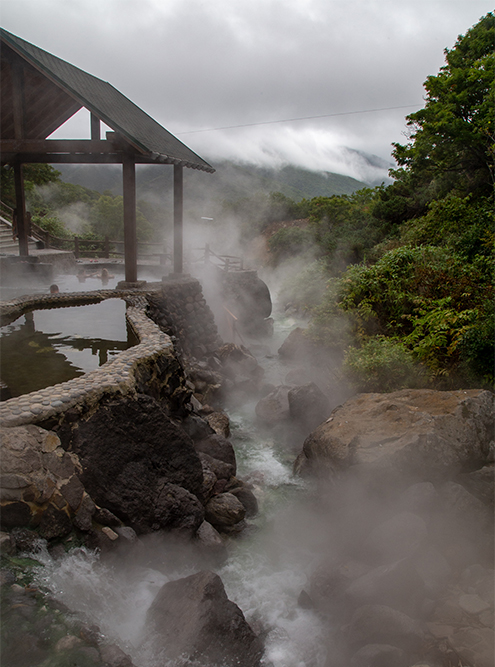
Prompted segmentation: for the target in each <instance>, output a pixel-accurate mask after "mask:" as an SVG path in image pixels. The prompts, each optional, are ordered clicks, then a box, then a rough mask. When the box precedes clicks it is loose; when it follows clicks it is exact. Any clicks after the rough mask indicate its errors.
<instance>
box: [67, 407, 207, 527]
mask: <svg viewBox="0 0 495 667" xmlns="http://www.w3.org/2000/svg"><path fill="white" fill-rule="evenodd" d="M60 433H61V439H62V443H63V446H64V447H65V449H67V450H71V451H72V452H74V453H75V454H77V456H78V457H79V460H80V462H81V465H82V474H81V475H80V479H81V481H82V483H83V484H84V487H85V488H86V490H87V491H88V492H89V493H90V495H91V497H92V498H93V500H94V501H95V502H96V503H97V504H98V505H99V506H100V507H102V508H106V509H108V510H110V512H112V513H113V514H115V515H116V516H117V517H118V518H119V519H121V520H122V521H124V523H126V524H128V525H130V526H131V527H132V528H134V530H135V531H136V532H137V533H141V534H142V533H147V532H150V531H152V530H159V529H174V530H177V531H185V532H191V531H192V532H194V531H195V530H196V529H197V528H198V527H199V526H200V525H201V523H202V521H203V519H204V512H203V507H202V504H201V502H200V500H202V498H201V491H202V485H203V471H202V466H201V461H200V460H199V456H198V454H197V452H196V450H195V448H194V445H193V442H192V440H191V438H190V437H189V436H188V435H187V434H186V433H185V431H183V430H182V429H181V428H180V427H179V426H177V425H176V424H175V423H174V422H172V421H171V420H170V418H169V417H168V416H167V414H166V413H165V411H164V410H163V409H162V407H161V405H160V403H158V401H156V400H154V399H153V398H151V397H149V396H144V395H139V396H137V397H136V398H126V399H121V400H114V401H110V402H108V403H105V404H102V405H100V406H99V407H98V409H97V410H96V411H95V412H94V413H93V414H92V415H91V416H90V417H89V418H88V419H87V420H80V421H79V422H77V425H76V426H75V427H74V428H72V429H71V428H70V427H68V426H66V427H64V428H63V429H61V432H60Z"/></svg>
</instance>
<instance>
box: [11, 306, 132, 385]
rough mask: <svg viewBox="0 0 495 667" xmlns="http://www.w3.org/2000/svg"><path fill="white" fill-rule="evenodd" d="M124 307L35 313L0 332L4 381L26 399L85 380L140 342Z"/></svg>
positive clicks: (91, 307)
mask: <svg viewBox="0 0 495 667" xmlns="http://www.w3.org/2000/svg"><path fill="white" fill-rule="evenodd" d="M125 308H126V306H125V302H124V301H123V300H122V299H106V300H104V301H102V302H100V303H97V304H91V305H84V306H75V307H72V306H71V307H68V308H52V309H49V310H34V311H31V312H28V313H25V314H24V315H21V317H19V318H18V319H17V320H15V321H14V322H11V323H10V324H8V325H6V326H3V327H1V328H0V378H1V379H2V381H3V382H4V383H5V384H6V385H7V386H8V388H9V390H10V393H11V395H12V396H13V397H14V396H21V395H22V394H27V393H29V392H32V391H37V390H40V389H44V388H45V387H50V386H52V385H54V384H58V383H59V382H65V381H67V380H71V379H72V378H75V377H78V376H80V375H84V373H88V372H89V371H92V370H95V369H96V368H98V366H101V365H102V364H104V363H105V362H106V361H109V360H110V359H111V358H112V357H114V356H115V355H117V354H118V353H119V352H120V351H122V350H126V349H127V348H129V347H132V346H133V345H136V344H137V343H138V341H137V339H136V338H135V336H134V335H133V334H132V332H131V330H130V329H129V328H128V326H127V323H126V319H125Z"/></svg>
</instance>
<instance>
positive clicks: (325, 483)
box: [295, 390, 494, 667]
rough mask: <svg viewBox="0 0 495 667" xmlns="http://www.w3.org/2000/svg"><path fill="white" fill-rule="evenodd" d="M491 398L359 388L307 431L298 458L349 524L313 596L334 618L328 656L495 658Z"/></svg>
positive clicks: (357, 666)
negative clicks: (376, 391)
mask: <svg viewBox="0 0 495 667" xmlns="http://www.w3.org/2000/svg"><path fill="white" fill-rule="evenodd" d="M493 408H494V396H493V394H492V393H491V392H488V391H481V390H470V391H455V392H437V391H429V390H404V391H400V392H395V393H391V394H361V395H358V396H356V397H354V398H353V399H351V400H349V401H347V402H346V403H345V404H344V405H343V406H340V407H339V408H337V409H336V410H334V411H333V412H332V414H331V416H330V417H329V418H328V419H327V420H326V421H325V422H324V423H323V424H321V425H320V426H319V427H318V428H317V429H316V430H315V431H313V432H312V433H311V434H310V435H309V436H308V438H307V439H306V441H305V443H304V446H303V451H302V452H301V454H300V455H299V457H298V459H297V461H296V464H295V469H296V471H298V472H299V473H301V474H304V475H307V476H309V477H310V478H313V479H316V480H317V483H318V484H317V486H318V488H319V502H320V504H321V505H323V506H326V508H327V514H326V521H327V524H326V525H331V526H337V527H338V528H337V533H336V535H337V536H338V543H336V544H333V545H332V547H331V548H329V549H328V552H327V555H326V557H325V558H324V559H322V561H321V563H320V564H319V566H318V567H316V568H315V570H314V572H313V575H312V577H311V581H310V585H309V588H308V590H307V591H305V592H304V594H302V596H301V604H303V605H304V606H310V605H313V606H314V608H315V609H316V610H317V611H318V613H320V614H321V615H322V617H324V618H327V619H328V623H329V633H330V635H331V639H330V640H329V646H331V649H329V656H330V657H329V658H328V661H327V666H326V667H334V665H340V664H342V662H345V664H349V665H351V666H352V667H370V666H372V665H380V666H386V665H391V666H392V665H393V666H394V667H400V666H403V667H411V666H413V665H422V666H423V665H424V666H429V667H437V666H438V665H446V664H447V665H457V664H463V665H475V666H476V667H489V666H490V665H492V664H493V658H494V656H493V611H494V602H493V489H494V476H493V475H494V467H493V459H494V456H493V454H494V449H493V448H494V443H493V414H494V410H493ZM334 628H337V630H336V631H335V632H333V631H332V629H334ZM346 661H347V662H346Z"/></svg>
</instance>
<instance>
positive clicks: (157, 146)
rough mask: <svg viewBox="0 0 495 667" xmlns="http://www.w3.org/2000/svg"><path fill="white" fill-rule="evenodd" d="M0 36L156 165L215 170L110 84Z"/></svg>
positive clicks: (1, 33) (21, 42)
mask: <svg viewBox="0 0 495 667" xmlns="http://www.w3.org/2000/svg"><path fill="white" fill-rule="evenodd" d="M0 36H1V39H2V41H5V43H6V44H8V45H9V46H11V47H12V48H13V49H14V50H15V51H16V52H17V53H18V54H19V55H20V56H21V57H22V58H24V59H25V60H26V61H27V62H29V63H30V64H31V65H33V66H34V67H35V68H36V69H38V70H39V71H41V72H42V73H43V74H44V75H45V76H46V77H47V78H49V79H50V80H51V81H52V82H54V83H55V84H56V85H58V86H59V87H60V88H62V89H63V90H65V91H66V92H67V93H68V94H69V95H71V97H73V98H74V99H75V100H77V101H78V102H79V103H80V104H81V106H83V107H85V108H86V109H88V110H89V111H91V112H92V113H94V114H95V115H96V116H97V117H98V118H99V119H100V120H102V121H103V122H104V123H106V124H107V125H108V126H109V127H111V128H112V129H113V130H114V131H115V132H118V133H119V134H121V135H122V136H123V137H124V138H126V139H128V140H129V141H130V142H132V143H133V144H134V145H135V146H137V147H138V148H139V149H140V150H141V151H142V152H143V153H145V154H148V155H149V156H150V158H151V159H154V160H156V161H157V162H165V161H166V162H171V163H173V164H182V165H183V166H185V167H191V168H193V169H201V170H203V171H208V172H214V171H215V170H214V169H213V167H211V165H209V164H208V163H207V162H206V161H205V160H203V159H202V158H201V157H199V155H196V153H194V152H193V151H192V150H190V149H189V148H188V147H187V146H186V145H185V144H183V143H182V142H181V141H179V139H177V138H176V137H174V135H173V134H170V132H168V130H166V129H165V128H164V127H162V126H161V125H160V124H159V123H157V122H156V121H155V120H153V118H151V116H148V114H147V113H145V112H144V111H143V110H142V109H140V108H139V107H138V106H136V105H135V104H134V102H131V100H129V99H128V98H127V97H125V95H122V93H120V92H119V91H118V90H117V89H116V88H114V87H113V86H112V85H111V84H109V83H107V82H106V81H102V80H101V79H98V78H97V77H95V76H92V75H91V74H88V73H87V72H84V71H83V70H81V69H79V68H78V67H75V66H74V65H71V64H70V63H68V62H66V61H65V60H62V59H61V58H57V57H56V56H53V55H52V54H51V53H48V52H47V51H44V50H43V49H40V48H38V47H37V46H34V45H33V44H30V43H29V42H26V41H25V40H23V39H20V38H19V37H16V36H15V35H12V34H11V33H9V32H7V31H6V30H4V29H3V28H1V29H0Z"/></svg>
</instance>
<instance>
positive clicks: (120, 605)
mask: <svg viewBox="0 0 495 667" xmlns="http://www.w3.org/2000/svg"><path fill="white" fill-rule="evenodd" d="M296 324H297V323H296V322H295V320H292V319H287V318H285V319H280V320H279V321H278V322H276V324H275V333H274V336H273V338H270V339H268V340H267V341H264V344H263V345H258V346H253V348H254V350H255V354H257V356H258V361H259V363H260V365H262V366H264V367H265V374H266V379H267V381H271V382H277V383H281V382H283V380H284V376H285V374H286V372H287V368H284V367H283V365H280V363H279V361H278V357H277V349H278V347H279V346H280V343H281V341H282V340H283V339H284V338H285V337H286V335H287V334H288V333H289V332H290V330H291V329H292V328H294V326H296ZM248 345H249V343H248ZM256 350H257V352H256ZM255 405H256V401H254V400H253V401H251V402H248V403H245V404H244V405H242V406H236V407H233V408H228V409H227V412H228V414H229V418H230V427H231V436H230V440H231V442H232V444H233V445H234V448H235V451H236V457H237V466H238V473H237V474H238V476H239V477H240V478H241V479H244V480H247V481H249V482H250V483H251V484H252V486H253V490H254V493H255V495H256V497H257V500H258V504H259V510H260V511H259V514H258V515H257V516H256V517H255V518H254V519H252V520H250V522H249V526H248V528H247V529H246V530H245V531H244V533H243V534H241V535H240V536H237V537H235V538H234V537H233V538H228V543H227V549H228V554H229V556H228V559H227V560H226V561H225V562H224V563H223V564H222V565H220V566H217V567H213V568H212V566H211V564H205V563H202V562H198V561H197V560H195V559H194V558H193V557H190V554H188V553H186V552H185V551H184V547H178V546H177V545H174V544H170V543H169V542H167V541H165V538H164V537H163V536H160V535H158V534H156V535H147V536H144V537H143V538H140V540H139V541H138V545H137V546H136V545H134V547H131V548H129V549H128V550H126V551H125V552H122V553H120V554H116V555H114V556H113V557H110V558H109V557H108V555H107V556H105V557H102V558H100V556H99V554H98V553H97V552H94V551H91V550H89V549H87V548H85V547H76V548H74V549H73V550H71V551H69V552H68V553H67V554H65V555H64V556H62V557H61V558H60V557H58V558H57V559H54V558H52V557H51V556H50V554H49V553H48V552H47V551H46V549H45V548H43V547H41V548H40V551H39V552H38V553H37V554H36V559H37V561H38V562H39V563H40V565H39V566H37V567H35V568H34V584H35V585H36V586H39V588H40V589H41V590H44V591H47V592H48V594H49V595H50V596H51V597H52V598H54V599H55V600H56V601H57V602H58V603H60V604H62V605H65V607H66V608H68V609H69V610H70V611H71V612H72V613H74V614H76V616H77V617H78V618H79V619H81V621H82V622H84V623H86V624H87V626H88V627H91V626H98V628H99V632H101V633H102V635H103V637H104V638H105V640H107V641H108V642H111V643H115V644H117V645H118V646H120V648H121V649H122V650H123V651H124V652H125V653H127V654H128V655H129V656H130V657H131V658H132V661H133V663H134V664H135V666H136V667H179V665H177V664H176V662H173V663H170V664H167V665H166V666H165V665H164V663H163V661H162V660H157V659H156V657H155V656H154V655H152V654H151V653H148V652H147V649H146V644H145V643H143V639H144V638H145V635H146V613H147V611H148V609H149V607H150V605H151V603H152V601H153V599H154V597H155V596H156V594H157V593H158V591H159V589H160V588H161V586H162V585H163V584H164V583H166V582H167V581H171V580H175V579H179V578H182V577H184V576H188V575H190V574H193V573H194V572H197V571H198V570H200V569H204V568H207V569H214V571H215V572H216V573H217V574H219V576H220V577H221V579H222V581H223V583H224V585H225V589H226V593H227V595H228V597H229V599H230V600H232V601H233V602H235V603H236V604H237V605H238V606H239V607H240V608H241V609H242V611H243V612H244V615H245V616H246V619H247V620H248V622H249V623H250V624H252V626H253V627H254V628H255V630H256V631H257V632H260V633H261V634H262V636H263V637H264V643H265V654H264V658H263V662H262V664H263V665H264V666H266V667H323V665H324V663H325V652H324V645H325V642H324V641H322V633H323V626H322V625H321V624H320V622H319V620H318V617H317V616H316V614H315V613H314V612H313V611H311V610H308V609H304V608H302V607H301V606H300V605H299V604H298V597H299V595H300V593H301V591H302V590H303V589H304V588H305V586H306V585H307V578H308V576H309V573H310V571H311V568H312V567H313V565H314V562H313V559H314V553H315V552H314V546H315V544H314V541H315V535H316V534H317V532H316V533H315V530H314V526H313V525H312V522H311V521H310V520H308V516H309V514H308V512H307V511H306V509H305V506H306V505H308V503H309V504H310V498H311V492H310V489H308V488H306V485H305V483H304V482H303V481H302V480H300V479H299V478H296V477H294V476H293V475H292V464H293V461H294V458H295V453H294V450H293V448H292V447H290V446H288V445H287V443H286V442H285V441H284V438H283V434H281V433H279V434H278V435H277V434H276V433H274V432H269V431H265V430H264V429H262V428H261V427H260V426H259V424H258V423H257V422H256V418H255ZM300 444H302V442H301V443H300ZM65 607H64V608H65ZM43 664H44V663H43ZM53 664H54V665H55V664H58V663H55V662H54V663H53ZM78 664H79V663H78ZM83 664H85V663H84V662H81V665H83ZM88 664H93V663H88ZM49 665H50V667H51V665H52V663H51V662H50V663H49ZM218 667H220V666H218Z"/></svg>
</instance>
